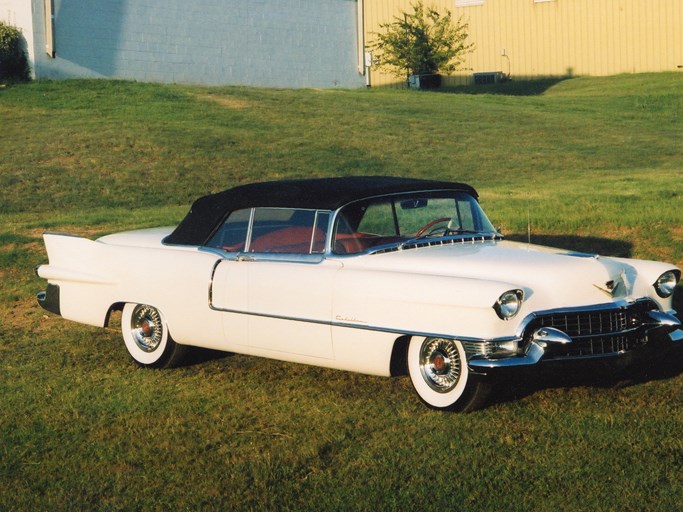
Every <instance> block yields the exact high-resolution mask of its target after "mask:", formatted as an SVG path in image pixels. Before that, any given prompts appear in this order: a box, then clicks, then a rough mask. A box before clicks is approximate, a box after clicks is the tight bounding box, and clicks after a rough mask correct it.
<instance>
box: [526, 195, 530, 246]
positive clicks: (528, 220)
mask: <svg viewBox="0 0 683 512" xmlns="http://www.w3.org/2000/svg"><path fill="white" fill-rule="evenodd" d="M526 238H527V243H528V244H529V245H531V207H530V206H529V202H528V201H527V204H526Z"/></svg>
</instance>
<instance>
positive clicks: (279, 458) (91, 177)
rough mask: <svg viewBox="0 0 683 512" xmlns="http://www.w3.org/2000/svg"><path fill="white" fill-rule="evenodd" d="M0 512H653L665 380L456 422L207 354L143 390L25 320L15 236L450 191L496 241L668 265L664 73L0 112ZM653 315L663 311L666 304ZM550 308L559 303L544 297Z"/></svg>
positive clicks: (68, 100)
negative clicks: (230, 192)
mask: <svg viewBox="0 0 683 512" xmlns="http://www.w3.org/2000/svg"><path fill="white" fill-rule="evenodd" d="M0 127H1V128H2V136H1V137H0V279H1V281H0V282H1V283H2V284H1V286H0V405H1V406H2V414H0V510H1V511H5V510H7V511H13V510H21V511H23V510H200V509H219V510H264V509H266V510H372V509H377V510H400V511H404V510H417V509H424V510H496V511H499V510H506V511H508V510H509V511H512V510H549V511H557V510H605V511H607V510H610V511H613V510H614V511H616V510H619V511H621V510H625V511H631V510H633V511H636V510H638V511H640V510H648V511H650V510H662V511H668V510H676V509H677V508H679V507H680V503H682V502H683V482H682V478H681V475H682V474H683V441H682V437H681V432H682V430H683V392H682V391H681V386H682V385H683V375H682V373H681V361H680V359H678V360H675V361H669V362H668V364H667V365H665V367H664V368H663V369H650V370H649V373H648V374H647V375H646V376H645V377H646V378H644V377H643V376H642V375H639V376H638V378H637V379H635V380H634V381H633V382H631V383H629V384H628V385H626V386H623V385H621V383H618V382H616V381H615V380H610V379H595V378H589V377H580V378H579V377H577V378H576V379H572V380H567V379H553V380H552V381H550V382H548V383H547V384H544V383H538V382H515V383H512V384H513V385H512V386H506V387H510V388H511V389H507V392H506V393H505V394H504V395H502V398H501V399H500V400H498V401H497V402H496V403H494V404H492V405H491V406H490V407H488V408H486V409H484V410H482V411H479V412H476V413H472V414H467V415H458V414H447V413H446V414H443V413H437V412H433V411H430V410H428V409H427V408H425V407H424V406H423V405H421V404H420V403H419V401H418V399H417V398H416V396H415V394H414V392H413V391H412V389H411V386H410V383H409V381H408V379H407V378H398V379H384V378H376V377H369V376H364V375H357V374H350V373H345V372H339V371H333V370H325V369H320V368H313V367H307V366H302V365H295V364H287V363H281V362H278V361H269V360H264V359H258V358H253V357H245V356H239V355H229V356H223V357H218V356H217V355H215V354H211V355H208V356H205V357H201V358H199V360H197V361H195V362H194V364H190V365H188V366H185V367H182V368H179V369H175V370H161V371H154V370H144V369H139V368H137V367H136V366H135V365H134V364H133V363H132V362H131V361H130V360H129V359H128V357H127V354H126V351H125V348H124V346H123V342H122V341H121V339H120V334H119V333H118V331H117V330H116V329H109V330H102V329H96V328H90V327H86V326H82V325H79V324H75V323H72V322H67V321H64V320H62V319H61V318H59V317H55V316H53V315H49V314H47V313H45V312H44V311H42V310H41V309H40V308H39V307H38V306H37V305H36V302H35V298H34V297H35V293H36V292H37V291H40V290H41V289H43V287H44V282H42V280H40V279H38V278H37V277H35V276H34V274H33V267H34V266H35V265H37V264H40V263H44V262H45V261H46V257H45V254H44V249H43V246H42V240H41V234H42V233H43V232H44V231H67V232H74V233H79V234H82V235H87V236H93V237H94V236H99V235H101V234H105V233H110V232H115V231H120V230H125V229H133V228H141V227H150V226H159V225H171V224H174V223H177V222H178V221H179V220H180V219H181V218H182V217H183V216H184V215H185V213H186V211H187V210H188V208H189V205H190V203H191V202H192V201H193V200H194V199H195V198H197V197H199V196H201V195H205V194H207V193H210V192H215V191H219V190H222V189H225V188H228V187H230V186H233V185H236V184H239V183H247V182H251V181H258V180H263V179H278V178H291V177H309V176H340V175H352V174H362V175H367V174H381V175H395V176H411V177H423V178H437V179H451V180H458V181H465V182H468V183H470V184H471V185H473V186H474V187H475V188H477V190H478V191H479V193H480V195H481V202H482V205H483V207H484V209H485V210H486V211H487V213H488V215H489V217H490V218H491V220H492V221H493V222H494V224H495V225H497V226H501V227H502V229H503V231H504V233H506V234H507V235H509V236H510V237H511V238H515V239H522V240H526V239H527V236H528V235H527V225H528V224H529V225H530V227H531V238H532V241H535V242H538V243H543V244H547V245H556V246H564V247H573V248H578V249H581V250H586V251H595V252H600V253H602V254H607V255H618V256H628V257H636V258H650V259H658V260H663V261H669V262H673V263H675V264H677V265H678V266H679V267H683V142H682V141H683V75H681V74H680V73H678V74H676V73H672V74H655V75H629V76H618V77H611V78H577V79H572V80H566V81H559V82H556V81H552V82H540V83H536V84H518V83H514V82H512V83H508V84H501V85H498V86H496V87H488V88H477V89H471V88H470V89H468V88H463V89H454V90H450V91H444V92H416V91H401V90H378V89H372V90H354V91H343V90H341V91H340V90H270V89H251V88H235V87H229V88H228V87H225V88H200V87H181V86H170V85H169V86H165V85H149V84H138V83H127V82H109V81H65V82H34V83H29V84H22V85H14V86H9V87H6V88H3V89H0ZM679 292H680V293H678V294H677V297H676V307H678V308H679V310H683V298H682V296H683V290H681V289H679ZM558 293H561V290H560V291H558Z"/></svg>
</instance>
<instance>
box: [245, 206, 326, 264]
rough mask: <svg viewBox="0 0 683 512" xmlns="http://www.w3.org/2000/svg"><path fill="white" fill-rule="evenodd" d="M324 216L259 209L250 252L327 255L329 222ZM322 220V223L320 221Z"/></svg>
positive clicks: (253, 227) (256, 213) (285, 209)
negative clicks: (326, 238)
mask: <svg viewBox="0 0 683 512" xmlns="http://www.w3.org/2000/svg"><path fill="white" fill-rule="evenodd" d="M321 218H326V216H325V215H323V212H319V213H318V214H317V215H316V211H315V210H296V209H288V208H256V210H255V211H254V220H253V225H252V233H251V243H250V244H249V249H248V250H249V252H265V253H288V254H310V253H312V252H323V251H324V247H325V237H326V232H327V221H326V220H325V221H322V222H320V220H321ZM316 220H318V222H317V221H316Z"/></svg>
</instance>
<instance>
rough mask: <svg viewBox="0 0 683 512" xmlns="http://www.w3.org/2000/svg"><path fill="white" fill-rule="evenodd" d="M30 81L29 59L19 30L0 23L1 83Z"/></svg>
mask: <svg viewBox="0 0 683 512" xmlns="http://www.w3.org/2000/svg"><path fill="white" fill-rule="evenodd" d="M28 79H29V67H28V59H27V58H26V51H25V50H24V47H23V45H22V35H21V32H20V31H19V29H17V28H16V27H12V26H10V25H8V24H7V23H5V22H3V21H0V81H25V80H28Z"/></svg>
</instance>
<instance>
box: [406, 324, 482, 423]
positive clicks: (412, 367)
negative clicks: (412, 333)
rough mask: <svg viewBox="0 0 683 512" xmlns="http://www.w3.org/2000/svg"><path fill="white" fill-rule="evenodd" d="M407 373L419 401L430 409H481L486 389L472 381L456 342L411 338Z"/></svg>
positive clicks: (462, 353) (476, 381) (480, 382)
mask: <svg viewBox="0 0 683 512" xmlns="http://www.w3.org/2000/svg"><path fill="white" fill-rule="evenodd" d="M408 373H409V374H410V380H411V381H412V383H413V388H415V391H417V394H418V396H419V397H420V399H421V400H422V401H423V402H424V403H425V404H427V405H428V406H429V407H431V408H433V409H442V410H451V411H461V412H467V411H472V410H475V409H479V408H481V407H482V406H483V405H484V404H485V402H486V398H487V396H488V392H489V389H490V386H489V384H488V383H486V382H482V381H479V380H477V379H474V378H473V377H472V375H471V374H470V372H469V369H468V368H467V358H466V357H465V349H464V348H463V346H462V343H460V342H459V341H458V340H453V339H447V338H419V337H413V338H412V339H411V340H410V344H409V345H408Z"/></svg>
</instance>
